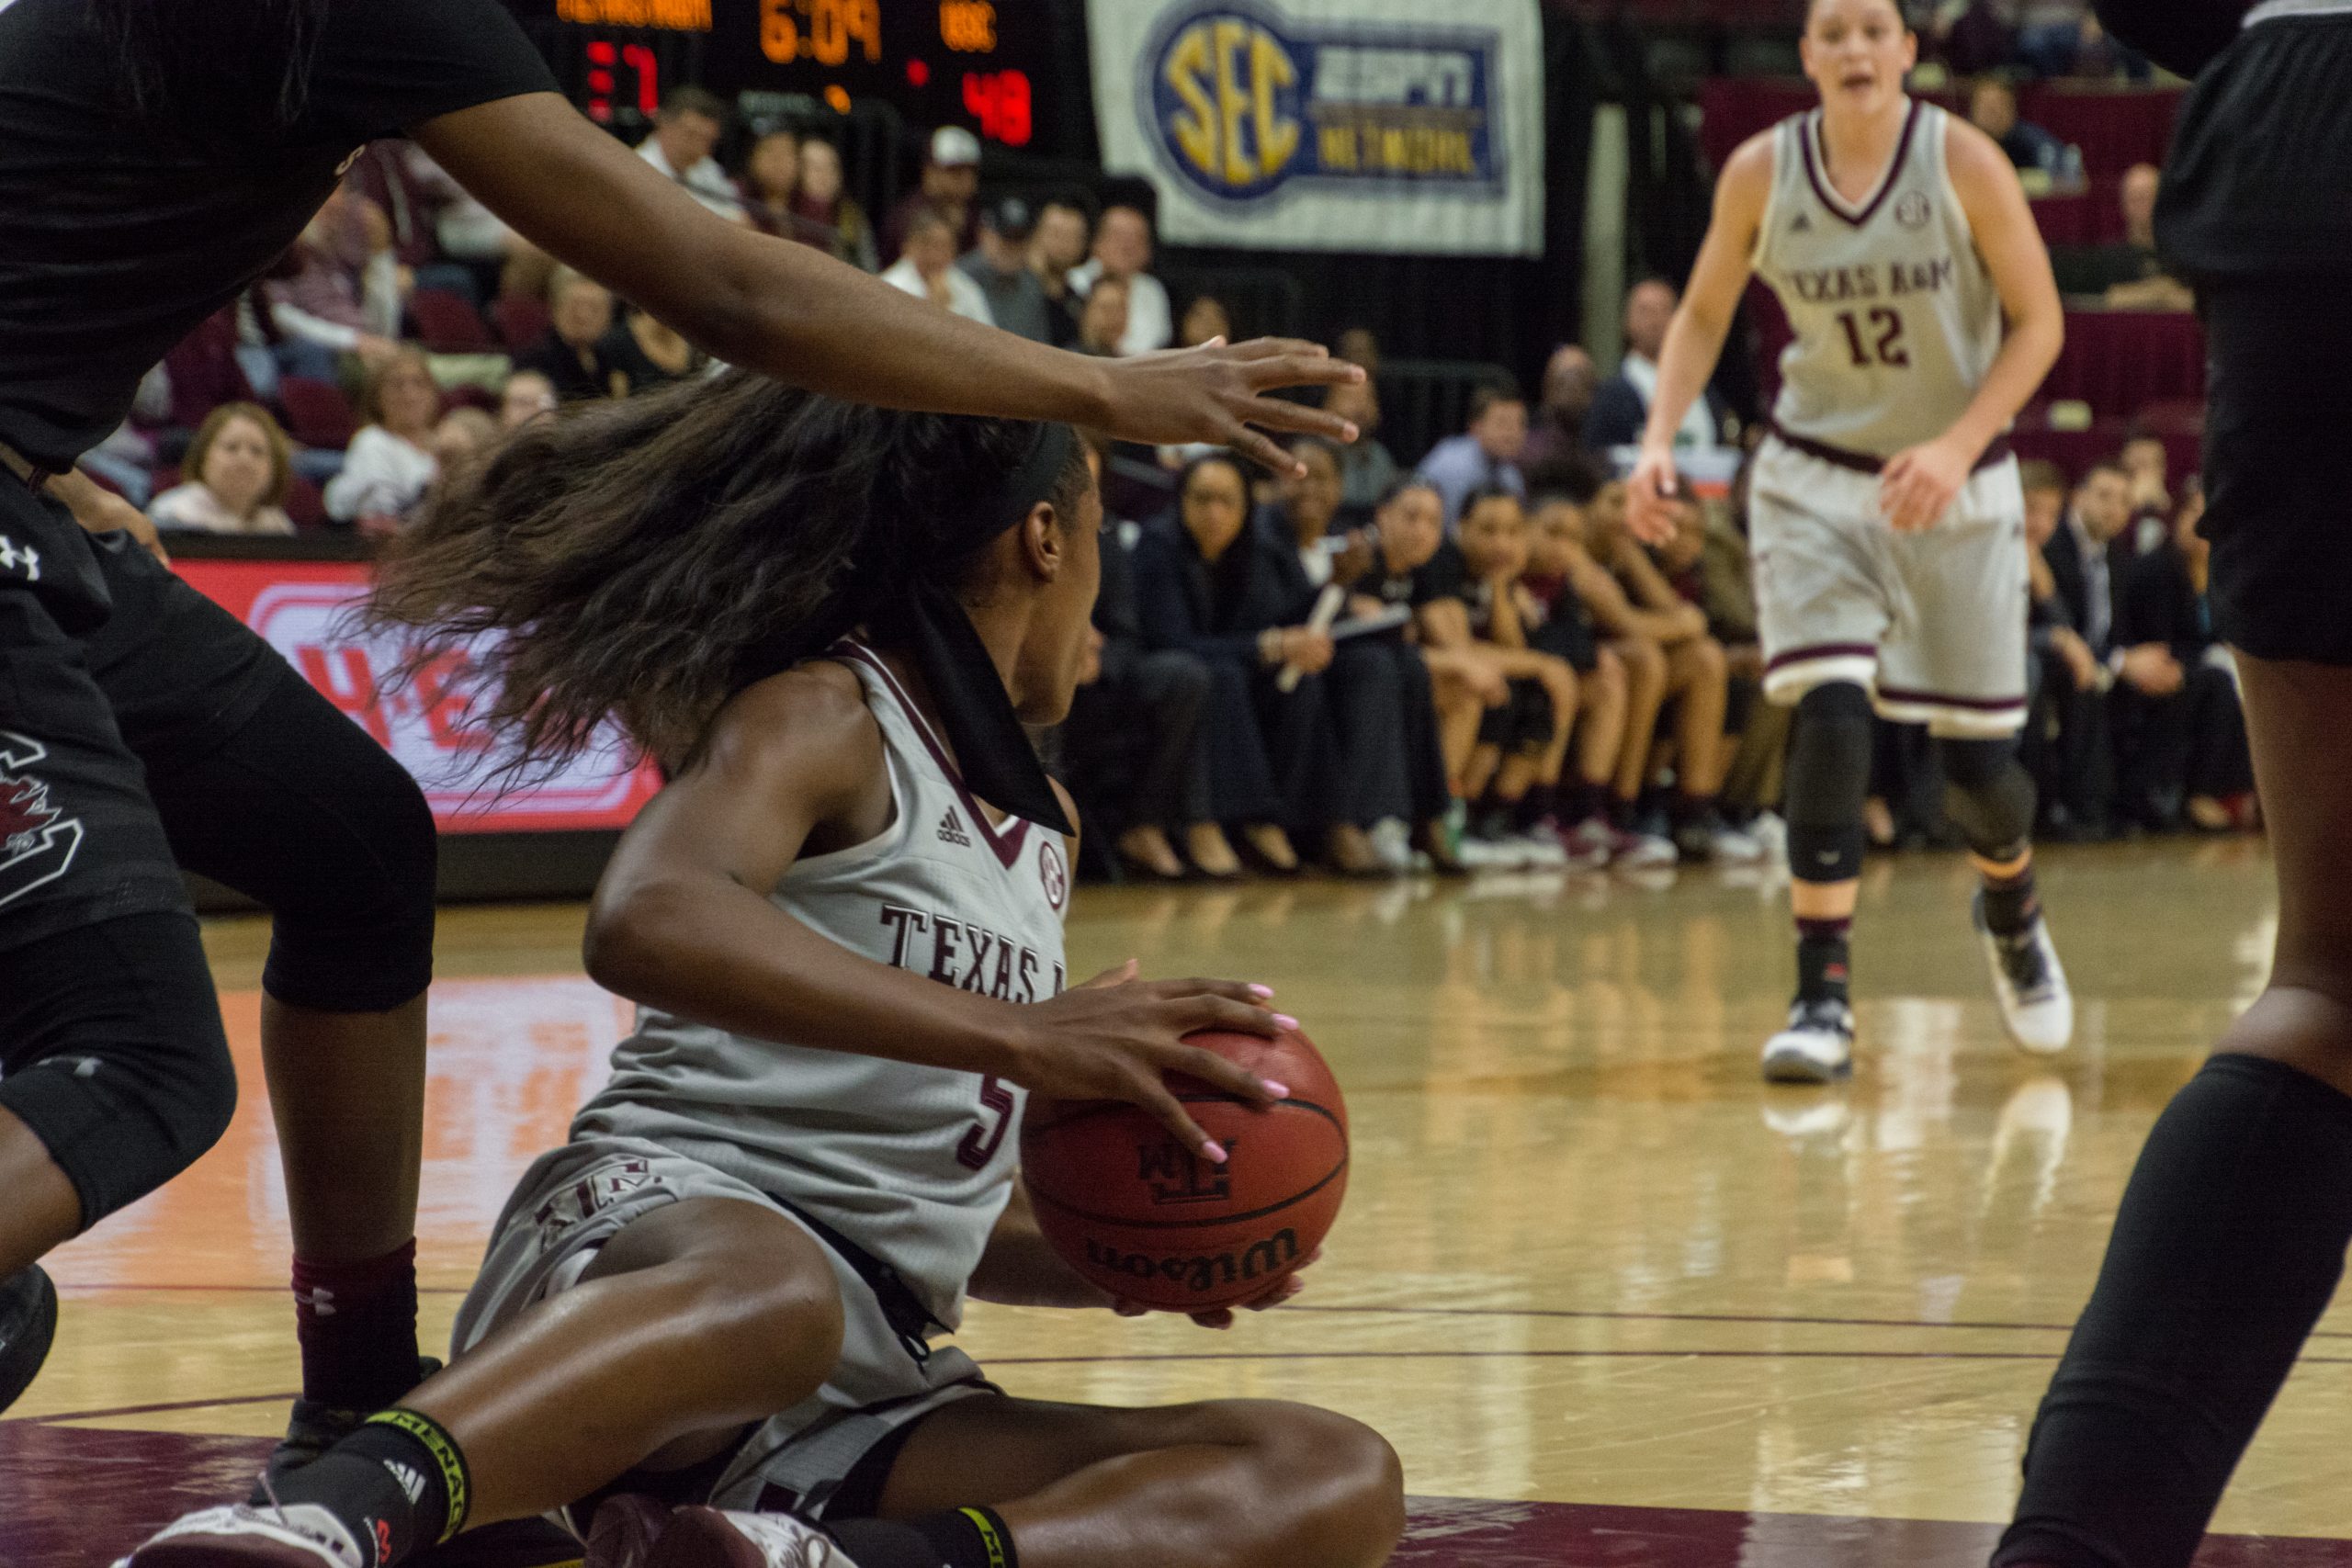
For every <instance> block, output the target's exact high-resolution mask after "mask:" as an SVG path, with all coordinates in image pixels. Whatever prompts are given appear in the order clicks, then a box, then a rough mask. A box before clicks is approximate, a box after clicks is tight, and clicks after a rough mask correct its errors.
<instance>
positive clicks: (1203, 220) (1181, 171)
mask: <svg viewBox="0 0 2352 1568" xmlns="http://www.w3.org/2000/svg"><path fill="white" fill-rule="evenodd" d="M1087 29H1088V33H1089V35H1090V38H1091V45H1092V51H1093V64H1094V96H1095V118H1096V120H1097V122H1098V123H1099V124H1100V125H1101V126H1102V128H1103V164H1104V165H1105V166H1106V167H1108V168H1109V169H1111V170H1112V171H1114V172H1115V173H1119V174H1131V175H1145V176H1147V177H1148V178H1149V179H1150V180H1151V181H1152V183H1153V184H1154V186H1157V187H1158V189H1159V231H1160V237H1161V238H1162V239H1164V240H1166V241H1168V242H1170V243H1175V244H1193V245H1244V246H1256V247H1260V248H1263V249H1269V250H1329V251H1419V252H1432V251H1434V252H1450V253H1453V254H1478V255H1539V254H1542V253H1543V249H1544V50H1543V29H1542V23H1541V22H1540V20H1539V19H1538V17H1537V15H1536V0H1446V3H1445V4H1443V5H1434V4H1431V0H1088V6H1087Z"/></svg>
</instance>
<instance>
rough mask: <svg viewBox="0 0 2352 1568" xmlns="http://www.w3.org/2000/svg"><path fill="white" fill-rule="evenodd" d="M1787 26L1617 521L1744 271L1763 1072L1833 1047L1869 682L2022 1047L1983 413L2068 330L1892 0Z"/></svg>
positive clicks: (2057, 1037)
mask: <svg viewBox="0 0 2352 1568" xmlns="http://www.w3.org/2000/svg"><path fill="white" fill-rule="evenodd" d="M1802 49H1803V52H1804V68H1805V73H1806V74H1807V75H1808V76H1810V77H1811V78H1812V79H1813V82H1814V85H1815V86H1816V87H1818V88H1819V89H1820V92H1821V107H1819V108H1817V109H1814V110H1811V111H1809V112H1807V113H1804V114H1801V115H1796V116H1793V117H1792V118H1789V119H1786V120H1783V121H1782V122H1781V124H1780V125H1778V126H1776V127H1774V128H1773V129H1772V130H1768V131H1764V132H1761V133H1759V134H1758V135H1756V136H1753V137H1751V138H1749V139H1748V140H1747V141H1746V142H1744V143H1743V144H1742V145H1741V146H1740V148H1739V150H1738V151H1737V152H1735V153H1733V154H1732V157H1731V160H1730V161H1729V162H1728V163H1727V164H1725V165H1724V171H1723V175H1722V178H1721V179H1720V180H1719V181H1718V182H1717V183H1716V186H1715V209H1714V217H1713V222H1712V223H1711V225H1710V227H1709V228H1708V231H1707V237H1706V240H1705V243H1703V244H1702V246H1701V248H1700V252H1699V259H1698V262H1697V264H1696V265H1694V266H1693V268H1692V270H1691V286H1690V288H1688V289H1687V290H1685V291H1684V294H1683V298H1682V304H1681V307H1680V309H1679V310H1677V311H1676V312H1675V316H1674V322H1673V325H1672V326H1671V327H1670V328H1669V329H1668V333H1667V339H1666V347H1665V351H1664V354H1663V356H1662V358H1661V360H1660V364H1659V373H1658V386H1657V397H1656V398H1655V399H1654V400H1652V401H1651V404H1650V412H1649V424H1648V427H1647V429H1645V431H1644V433H1643V437H1642V455H1641V459H1640V462H1639V464H1638V466H1637V467H1636V468H1634V475H1633V479H1632V482H1631V487H1630V488H1631V493H1630V496H1629V498H1628V499H1629V503H1630V505H1631V508H1632V521H1633V524H1634V528H1635V530H1636V532H1638V533H1639V534H1641V535H1642V536H1643V537H1645V539H1648V540H1650V541H1651V542H1653V543H1657V542H1662V541H1663V540H1664V539H1665V538H1666V537H1667V536H1668V534H1669V532H1670V530H1671V526H1672V523H1671V518H1670V517H1669V516H1668V509H1667V508H1666V506H1665V505H1664V504H1663V498H1664V497H1666V496H1668V495H1669V494H1671V493H1673V491H1674V488H1675V485H1676V479H1675V473H1674V448H1673V442H1674V432H1675V429H1676V427H1677V426H1678V425H1679V423H1680V422H1681V419H1682V415H1683V412H1684V411H1685V410H1687V409H1688V408H1689V407H1690V405H1691V400H1693V399H1694V398H1696V397H1698V396H1699V394H1700V392H1701V390H1702V389H1703V388H1704V386H1705V385H1706V380H1707V377H1708V376H1709V374H1710V373H1711V372H1712V370H1713V367H1714V363H1715V358H1716V356H1717V355H1719V354H1720V353H1721V352H1722V349H1723V343H1724V333H1725V332H1726V330H1727V329H1728V328H1729V326H1730V323H1731V320H1732V314H1733V312H1734V311H1735V310H1737V309H1738V306H1739V300H1740V295H1741V293H1742V292H1743V291H1744V290H1745V289H1746V288H1747V280H1748V277H1749V276H1750V274H1751V273H1752V274H1755V275H1757V276H1761V277H1762V278H1763V279H1764V280H1765V281H1766V282H1767V283H1769V284H1770V285H1771V287H1772V289H1773V291H1774V292H1775V293H1776V294H1778V295H1779V296H1780V299H1781V306H1782V308H1783V309H1784V310H1787V312H1788V316H1789V322H1790V325H1791V326H1792V327H1793V328H1794V329H1795V334H1796V336H1795V341H1794V342H1793V343H1792V344H1790V346H1789V348H1788V349H1787V351H1786V352H1785V353H1783V354H1782V355H1781V394H1780V399H1779V400H1778V402H1777V403H1776V404H1775V405H1774V407H1773V411H1772V416H1771V419H1770V422H1769V424H1768V426H1767V431H1768V434H1766V436H1765V438H1764V445H1763V446H1762V448H1761V450H1759V451H1758V454H1757V456H1756V459H1755V468H1754V469H1753V476H1752V490H1751V496H1750V503H1749V505H1750V511H1749V524H1750V536H1751V538H1752V540H1753V547H1754V549H1755V554H1756V591H1757V599H1758V609H1759V611H1760V612H1761V621H1762V631H1763V641H1764V654H1765V660H1766V674H1765V677H1764V689H1765V692H1766V693H1767V694H1769V695H1770V697H1771V698H1772V699H1773V700H1774V701H1777V702H1781V703H1792V704H1794V705H1795V706H1796V719H1795V724H1794V733H1793V735H1792V739H1791V741H1790V748H1789V761H1788V782H1787V814H1788V822H1789V870H1790V874H1791V876H1792V878H1793V883H1792V889H1791V902H1792V904H1793V906H1794V910H1795V914H1796V923H1797V992H1796V1001H1795V1004H1794V1005H1793V1006H1792V1008H1791V1009H1790V1011H1789V1023H1788V1027H1787V1028H1786V1029H1784V1030H1782V1031H1781V1032H1779V1033H1777V1034H1775V1035H1773V1036H1772V1037H1771V1038H1770V1040H1768V1041H1767V1042H1766V1043H1765V1045H1764V1076H1765V1077H1768V1078H1770V1079H1773V1080H1776V1081H1780V1082H1793V1083H1822V1082H1826V1081H1828V1080H1830V1079H1833V1078H1837V1077H1842V1076H1843V1075H1844V1074H1845V1073H1846V1072H1848V1071H1849V1068H1850V1066H1851V1064H1852V1060H1853V1041H1854V1015H1853V1010H1852V1008H1851V1007H1850V1005H1849V999H1848V995H1847V972H1848V961H1847V940H1848V935H1849V931H1850V928H1851V926H1852V923H1853V917H1854V897H1855V891H1856V888H1857V886H1858V884H1857V880H1856V879H1857V878H1858V877H1859V876H1860V872H1861V862H1862V841H1863V840H1862V801H1863V796H1864V795H1865V793H1866V791H1867V790H1868V787H1869V784H1870V765H1871V714H1872V711H1873V709H1875V710H1876V712H1878V713H1880V714H1883V715H1885V716H1887V717H1889V718H1894V719H1901V720H1907V721H1911V722H1922V723H1925V724H1927V725H1928V728H1929V730H1930V731H1931V732H1932V733H1933V734H1934V735H1935V737H1936V738H1937V743H1938V747H1939V750H1940V752H1941V754H1942V761H1943V768H1944V775H1945V777H1946V779H1947V780H1948V781H1949V782H1950V792H1949V795H1948V804H1947V809H1948V811H1949V813H1950V815H1951V820H1952V822H1953V824H1954V825H1955V826H1957V827H1958V828H1959V829H1961V831H1962V833H1963V834H1965V835H1966V836H1967V840H1968V845H1969V851H1970V858H1971V860H1972V861H1973V863H1974V864H1975V867H1976V869H1977V871H1978V873H1979V874H1981V875H1982V876H1983V879H1984V883H1983V886H1982V887H1981V888H1980V890H1979V891H1978V893H1977V895H1976V900H1975V913H1974V919H1975V925H1976V929H1977V931H1978V932H1979V933H1980V935H1981V937H1982V939H1983V942H1984V945H1985V953H1986V955H1987V957H1988V959H1989V960H1990V963H1991V967H1992V976H1993V987H1994V991H1995V993H1996V995H1997V996H1998V998H2000V1007H2001V1018H2002V1021H2003V1023H2004V1024H2005V1025H2006V1026H2007V1030H2008V1032H2009V1035H2010V1037H2011V1038H2012V1039H2014V1040H2015V1041H2016V1042H2017V1043H2018V1045H2020V1046H2022V1047H2023V1048H2024V1049H2026V1050H2028V1051H2031V1052H2034V1053H2036V1054H2038V1055H2046V1054H2049V1053H2052V1052H2057V1051H2061V1050H2064V1048H2065V1046H2066V1043H2067V1041H2068V1040H2069V1039H2070V1038H2071V1036H2072V1035H2073V1032H2074V1002H2073V999H2072V998H2071V997H2070V996H2069V994H2068V992H2067V989H2066V977H2065V975H2064V971H2063V970H2062V969H2061V968H2060V966H2059V963H2058V954H2057V951H2056V949H2055V948H2054V947H2052V944H2051V941H2050V933H2049V929H2048V926H2047V924H2046V922H2045V921H2044V920H2043V919H2042V915H2041V904H2040V902H2039V900H2038V899H2037V898H2036V897H2035V895H2034V880H2033V845H2032V842H2031V840H2030V836H2029V835H2030V832H2031V830H2032V827H2033V806H2034V800H2033V784H2032V781H2031V779H2030V777H2029V776H2028V774H2027V773H2026V772H2025V770H2024V769H2023V768H2022V767H2021V766H2019V765H2018V760H2017V733H2018V729H2019V728H2021V727H2022V726H2023V724H2024V722H2025V711H2026V686H2025V675H2026V670H2025V660H2026V624H2025V617H2026V555H2025V552H2026V543H2025V499H2024V493H2023V491H2022V490H2021V489H2020V488H2019V484H2018V467H2017V461H2016V459H2015V458H2014V457H2011V456H2010V455H2009V451H2008V446H2007V442H2006V441H2004V440H2003V439H2002V438H2001V436H2002V432H2004V431H2005V430H2007V428H2008V424H2009V421H2010V420H2011V419H2012V418H2013V417H2014V416H2015V415H2016V413H2017V411H2018V409H2019V408H2020V407H2022V406H2023V405H2024V403H2025V401H2026V400H2027V399H2028V398H2030V397H2031V396H2032V394H2033V390H2034V389H2035V388H2036V387H2038V386H2039V385H2041V378H2042V376H2043V374H2044V373H2045V372H2047V371H2048V370H2049V368H2050V366H2051V362H2052V360H2054V359H2055V358H2056V357H2057V355H2058V348H2059V344H2060V341H2061V339H2062V336H2063V333H2064V325H2063V319H2062V314H2061V310H2060V306H2059V302H2058V292H2057V288H2056V287H2055V285H2053V284H2052V281H2051V276H2050V258H2049V255H2048V254H2047V253H2046V252H2044V251H2043V249H2042V247H2041V237H2040V235H2039V234H2037V233H2036V232H2035V230H2034V226H2033V218H2032V215H2031V213H2030V211H2029V210H2028V209H2027V207H2026V201H2025V193H2024V192H2023V191H2022V190H2021V189H2020V188H2019V187H2018V179H2017V175H2016V173H2015V172H2014V171H2013V170H2012V169H2011V168H2010V166H2009V161H2008V159H2007V157H2006V156H2004V155H2003V154H2002V152H2001V150H2000V149H1999V147H1997V146H1996V145H1995V144H1994V142H1993V141H1991V139H1989V138H1988V137H1986V136H1985V135H1984V134H1983V133H1982V132H1980V131H1978V130H1976V129H1975V128H1974V127H1973V126H1971V125H1969V124H1967V123H1966V122H1965V121H1963V120H1960V119H1957V118H1953V117H1951V116H1950V115H1947V114H1946V113H1945V112H1944V111H1943V110H1942V109H1940V108H1938V107H1935V106H1933V105H1931V104H1927V103H1923V102H1920V101H1918V100H1917V99H1914V98H1911V97H1909V96H1905V92H1904V77H1905V73H1908V72H1909V70H1910V69H1911V66H1912V64H1913V62H1915V60H1916V59H1917V53H1918V40H1917V39H1915V38H1914V37H1913V36H1912V34H1911V31H1910V29H1909V28H1908V27H1907V26H1906V25H1905V22H1904V19H1903V13H1902V12H1901V11H1900V10H1898V9H1897V8H1896V6H1895V5H1894V0H1813V4H1812V6H1811V7H1810V8H1809V10H1808V12H1807V15H1806V17H1805V30H1804V39H1803V43H1802ZM2005 325H2006V330H2005Z"/></svg>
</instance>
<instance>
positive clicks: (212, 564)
mask: <svg viewBox="0 0 2352 1568" xmlns="http://www.w3.org/2000/svg"><path fill="white" fill-rule="evenodd" d="M174 570H176V571H177V572H178V573H179V574H180V576H181V577H183V578H185V579H186V580H187V582H188V584H189V585H190V586H191V587H193V588H195V589H196V590H197V591H198V592H201V593H203V594H204V595H205V596H206V597H207V598H209V599H210V600H212V602H213V603H215V604H220V606H222V607H223V608H225V609H226V610H228V611H229V613H230V614H232V615H235V616H236V617H237V618H238V619H240V620H242V621H243V622H244V623H245V625H247V626H251V627H252V628H253V629H254V631H256V632H258V633H260V634H261V637H262V640H263V641H265V642H266V643H268V644H269V645H270V647H272V648H274V649H277V651H278V652H279V653H281V654H283V655H284V656H285V658H286V660H287V662H288V663H289V664H291V665H293V666H294V668H295V669H297V670H299V671H301V672H302V678H303V679H304V680H306V681H308V682H311V685H313V686H315V687H317V688H318V689H319V691H320V692H322V694H325V696H326V698H327V700H328V701H330V702H332V703H334V705H335V706H337V707H339V708H341V709H342V710H343V711H344V712H345V713H346V714H349V715H350V716H351V717H352V719H353V721H354V722H356V724H358V725H359V726H360V727H361V728H364V729H366V730H367V731H368V734H370V735H372V736H374V737H375V738H376V739H377V740H378V742H379V743H380V744H381V745H382V746H383V748H384V750H387V751H390V753H391V754H392V755H393V757H395V758H396V759H398V760H399V761H400V763H401V766H402V767H404V768H406V769H407V770H408V771H409V773H411V774H412V775H413V776H414V777H415V779H416V782H417V783H418V784H421V785H423V786H424V798H425V799H426V800H427V801H428V802H430V803H431V804H432V807H433V815H434V818H435V820H436V821H438V822H439V823H440V825H441V829H442V831H444V832H452V833H535V832H555V831H560V830H564V829H582V828H626V827H628V823H629V819H630V818H633V817H635V816H636V815H637V812H638V808H639V807H641V806H643V805H644V804H645V803H646V802H647V801H648V800H650V799H651V798H652V797H653V794H654V791H656V790H657V789H659V788H660V787H661V779H660V776H659V775H658V774H657V773H655V772H654V770H653V767H652V765H651V764H650V763H646V762H639V761H636V760H635V758H634V756H633V754H632V753H631V752H630V751H629V750H628V746H627V744H626V743H625V742H624V741H623V739H621V736H620V734H619V732H618V731H617V730H616V731H615V732H613V734H612V735H611V737H610V739H609V742H608V743H607V744H606V745H605V746H603V747H601V748H599V749H598V750H595V751H594V752H591V753H589V754H587V755H585V756H582V758H580V759H578V760H577V761H573V762H572V763H571V765H570V766H568V767H566V768H565V769H564V770H563V771H562V772H560V773H557V774H556V775H555V776H553V777H552V778H548V779H546V780H544V781H541V782H539V783H537V784H532V785H531V786H529V787H528V788H517V789H514V790H512V791H511V792H510V793H506V794H503V795H502V794H501V793H500V792H499V790H500V786H499V784H498V782H497V781H496V780H495V779H494V778H493V777H492V774H493V773H495V771H496V769H497V765H498V759H497V758H496V756H494V755H493V754H492V752H491V750H489V747H488V744H487V742H486V741H485V740H484V739H483V738H482V737H481V734H480V733H478V732H477V731H475V730H472V729H470V728H468V727H467V724H466V715H465V711H464V708H465V705H464V702H463V700H462V699H461V698H459V697H458V696H455V695H452V694H450V692H449V691H448V689H447V684H446V682H445V681H443V680H436V679H435V674H434V672H433V671H425V672H424V673H423V674H421V675H419V676H418V677H417V678H416V679H415V680H414V681H413V682H406V683H396V682H393V681H392V679H391V676H392V673H393V671H395V670H396V669H397V667H398V665H399V662H400V654H401V649H400V647H399V645H398V644H397V643H396V642H394V641H392V640H390V639H387V638H384V637H367V636H362V635H360V634H359V632H358V630H357V628H356V626H355V624H354V621H355V617H354V616H353V615H352V614H351V612H352V611H353V610H354V609H355V608H356V604H357V603H358V601H359V599H360V598H361V597H362V596H363V595H365V594H366V592H368V569H367V568H366V567H365V566H363V565H360V564H358V563H356V562H349V561H274V560H181V561H177V562H175V563H174ZM387 688H389V689H387Z"/></svg>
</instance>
